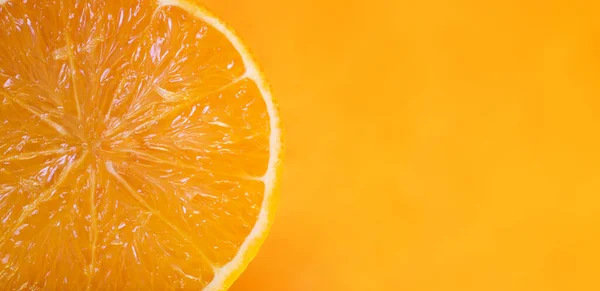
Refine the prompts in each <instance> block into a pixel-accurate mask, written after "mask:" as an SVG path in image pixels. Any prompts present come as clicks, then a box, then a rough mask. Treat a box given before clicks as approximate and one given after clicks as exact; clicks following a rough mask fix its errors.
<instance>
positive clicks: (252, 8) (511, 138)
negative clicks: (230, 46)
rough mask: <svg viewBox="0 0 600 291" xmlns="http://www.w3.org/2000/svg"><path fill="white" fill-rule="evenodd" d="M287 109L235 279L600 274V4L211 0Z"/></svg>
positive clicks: (301, 285)
mask: <svg viewBox="0 0 600 291" xmlns="http://www.w3.org/2000/svg"><path fill="white" fill-rule="evenodd" d="M204 2H205V4H206V5H207V6H208V7H209V8H211V9H212V10H213V11H215V12H216V13H217V14H218V15H220V16H221V17H222V18H224V19H225V20H226V21H227V22H229V23H230V24H231V25H232V26H233V27H234V28H235V29H236V30H237V31H238V32H239V33H240V34H241V36H242V37H243V38H244V39H245V40H246V41H247V43H248V45H249V46H250V48H251V49H252V50H253V52H254V53H255V55H256V57H257V59H258V60H259V62H260V63H261V64H262V66H263V68H264V71H265V73H266V75H267V77H268V78H269V80H270V81H271V83H272V86H273V90H274V93H275V96H276V98H277V99H278V102H279V103H280V107H281V117H282V121H283V125H284V134H285V136H284V138H285V148H286V155H285V167H284V173H283V181H282V189H281V191H282V193H281V195H282V196H281V204H280V207H279V211H278V214H277V220H276V221H275V224H274V226H273V229H272V232H271V234H270V236H269V238H268V239H267V241H266V243H265V245H264V246H263V248H262V250H261V252H260V253H259V255H258V257H257V258H256V259H255V261H254V262H253V263H252V264H251V265H250V266H249V268H248V270H247V271H246V272H245V273H244V274H243V275H242V277H241V278H240V279H239V280H238V282H237V283H236V284H235V285H234V287H232V290H233V291H288V290H289V291H313V290H315V291H320V290H333V291H337V290H344V291H364V290H383V291H386V290H414V291H424V290H436V291H437V290H440V291H441V290H443V291H450V290H461V291H469V290H473V291H493V290H498V291H507V290H510V291H520V290H523V291H536V290H540V291H541V290H544V291H552V290H565V291H566V290H569V291H570V290H577V291H587V290H590V291H592V290H593V291H597V290H600V280H599V277H598V276H599V274H600V247H599V246H600V136H599V126H600V16H599V15H600V4H599V2H598V1H591V0H590V1H578V0H570V1H552V0H545V1H542V0H507V1H478V0H455V1H442V0H437V1H436V0H424V1H404V0H370V1H356V0H346V1H334V0H304V1H282V0H204Z"/></svg>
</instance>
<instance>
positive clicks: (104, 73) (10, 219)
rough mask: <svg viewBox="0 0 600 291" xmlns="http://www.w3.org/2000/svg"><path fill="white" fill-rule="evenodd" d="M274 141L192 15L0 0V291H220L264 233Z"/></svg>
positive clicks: (241, 56) (256, 99) (136, 2)
mask: <svg viewBox="0 0 600 291" xmlns="http://www.w3.org/2000/svg"><path fill="white" fill-rule="evenodd" d="M279 131H280V129H279V119H278V114H277V109H276V106H275V104H274V102H273V99H272V97H271V93H270V89H269V87H268V85H267V82H266V81H265V79H264V78H263V75H262V74H261V72H260V70H259V68H258V66H257V64H256V63H255V61H254V60H253V59H252V57H251V55H250V53H249V52H248V50H247V49H246V47H245V46H244V44H243V43H242V42H241V41H240V39H239V38H238V37H237V36H236V34H235V33H234V32H233V31H232V30H231V29H229V27H227V26H226V25H225V24H224V23H223V22H222V21H220V20H219V19H218V18H216V17H215V16H213V15H212V14H211V13H209V12H207V10H206V9H204V8H203V7H202V6H201V5H199V4H198V3H196V2H192V0H161V1H157V0H121V1H113V0H27V1H26V0H8V1H7V0H0V221H1V224H0V228H1V231H0V286H2V287H3V289H6V290H42V289H44V290H172V289H190V290H224V289H227V288H228V287H229V286H230V285H231V284H232V282H233V280H235V278H236V277H237V276H238V275H239V274H240V273H241V272H242V271H243V269H244V268H245V266H246V265H247V264H248V263H249V261H250V260H251V259H252V258H253V257H254V256H255V254H256V252H257V251H258V248H259V246H260V245H261V244H262V242H263V241H264V239H265V235H266V233H267V231H268V229H269V227H270V225H271V223H272V220H273V203H274V199H275V186H276V181H277V179H278V168H279V164H280V134H279Z"/></svg>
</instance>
